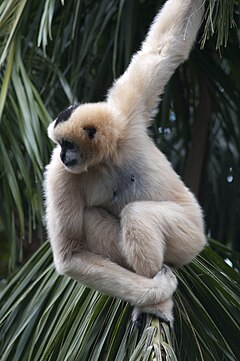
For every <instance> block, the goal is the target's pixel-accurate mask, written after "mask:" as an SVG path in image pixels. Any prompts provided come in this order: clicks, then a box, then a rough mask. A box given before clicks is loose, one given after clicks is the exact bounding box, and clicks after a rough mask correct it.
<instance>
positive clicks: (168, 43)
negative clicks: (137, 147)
mask: <svg viewBox="0 0 240 361" xmlns="http://www.w3.org/2000/svg"><path fill="white" fill-rule="evenodd" d="M203 12H204V0H168V1H167V2H166V3H165V4H164V6H163V8H162V9H161V10H160V11H159V13H158V14H157V16H156V18H155V20H154V21H153V23H152V25H151V27H150V30H149V32H148V34H147V37H146V39H145V41H144V42H143V43H142V48H141V50H140V51H139V52H138V53H136V54H135V55H134V56H133V58H132V61H131V63H130V65H129V67H128V69H127V70H126V71H125V73H124V74H123V75H122V76H121V77H120V78H119V79H117V80H116V82H115V83H114V85H113V87H112V88H111V89H110V91H109V93H108V98H107V102H108V103H109V104H110V105H111V106H113V107H114V108H115V109H117V110H118V111H119V112H120V113H121V114H123V115H124V117H125V119H127V121H128V123H129V125H131V124H132V125H133V126H134V125H135V124H137V125H138V126H139V124H141V123H142V124H143V125H144V126H146V125H148V124H149V122H150V121H151V113H152V111H153V110H154V109H155V108H156V106H157V105H158V102H159V96H160V95H161V94H162V93H163V91H164V88H165V85H166V84H167V83H168V81H169V79H170V78H171V76H172V74H173V73H174V71H175V70H176V68H177V67H178V66H179V65H180V64H181V63H182V62H183V61H185V60H186V59H187V58H188V56H189V53H190V50H191V48H192V45H193V43H194V40H195V38H196V34H197V31H198V29H199V26H200V23H201V20H202V15H203ZM141 116H142V117H141Z"/></svg>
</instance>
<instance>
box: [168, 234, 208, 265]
mask: <svg viewBox="0 0 240 361" xmlns="http://www.w3.org/2000/svg"><path fill="white" fill-rule="evenodd" d="M206 245H207V240H206V237H205V235H204V234H198V235H191V234H189V236H188V237H187V238H186V239H184V240H179V239H176V240H175V243H174V244H171V242H170V243H167V247H166V253H165V257H164V262H166V263H167V264H171V265H173V266H175V267H181V266H184V265H186V264H188V263H190V262H192V261H193V260H194V259H195V258H196V257H197V256H198V255H199V254H200V253H201V251H202V250H203V249H204V248H205V246H206Z"/></svg>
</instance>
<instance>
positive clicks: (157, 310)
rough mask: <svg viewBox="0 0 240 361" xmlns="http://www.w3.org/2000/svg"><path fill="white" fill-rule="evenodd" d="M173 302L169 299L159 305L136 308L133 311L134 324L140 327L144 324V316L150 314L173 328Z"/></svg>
mask: <svg viewBox="0 0 240 361" xmlns="http://www.w3.org/2000/svg"><path fill="white" fill-rule="evenodd" d="M173 306H174V303H173V300H172V298H169V299H168V300H166V301H164V302H161V303H159V304H157V305H153V306H148V307H143V308H139V307H136V306H135V307H134V308H133V311H132V322H133V323H134V324H135V325H136V326H137V327H139V326H140V325H141V322H142V314H143V313H149V314H151V315H154V316H157V317H158V318H159V320H160V322H165V323H166V324H167V325H169V326H170V327H171V329H172V328H173V322H174V317H173Z"/></svg>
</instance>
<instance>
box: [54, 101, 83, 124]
mask: <svg viewBox="0 0 240 361" xmlns="http://www.w3.org/2000/svg"><path fill="white" fill-rule="evenodd" d="M78 106H79V104H75V105H70V107H68V108H67V109H65V110H63V111H62V112H61V113H59V114H58V116H57V118H56V121H55V124H54V128H55V127H56V126H57V125H58V124H59V123H62V122H66V120H68V119H69V118H70V116H71V114H72V112H73V111H74V110H75V109H76V108H77V107H78Z"/></svg>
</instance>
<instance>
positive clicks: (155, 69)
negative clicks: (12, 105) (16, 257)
mask: <svg viewBox="0 0 240 361" xmlns="http://www.w3.org/2000/svg"><path fill="white" fill-rule="evenodd" d="M202 13H203V0H195V1H194V0H168V1H167V2H166V4H165V5H164V7H163V8H162V10H161V11H160V12H159V14H158V15H157V17H156V18H155V20H154V22H153V24H152V26H151V28H150V30H149V33H148V35H147V37H146V39H145V41H144V42H143V44H142V48H141V50H140V51H139V52H138V53H137V54H135V55H134V56H133V59H132V61H131V63H130V65H129V67H128V69H127V70H126V72H125V73H124V74H123V75H122V76H121V77H120V78H119V79H118V80H117V81H116V82H115V83H114V85H113V87H112V88H111V89H110V91H109V93H108V97H107V100H106V102H103V103H96V104H85V105H80V106H78V107H77V108H76V109H73V111H70V113H69V118H68V119H64V121H63V120H62V121H58V119H60V118H57V120H56V121H54V122H52V123H51V125H50V126H49V136H50V137H51V139H53V140H54V141H55V142H56V143H60V144H62V152H63V147H65V145H64V146H63V143H62V142H63V141H68V142H71V144H74V147H73V149H68V148H67V149H65V148H64V152H65V153H64V157H65V156H66V157H68V160H73V161H74V166H68V165H64V164H63V162H62V161H61V159H60V152H61V146H60V145H57V147H56V148H55V149H54V151H53V154H52V159H51V162H50V164H49V165H48V166H47V170H46V174H45V195H46V208H47V211H46V218H47V228H48V234H49V238H50V241H51V245H52V250H53V255H54V262H55V266H56V269H57V271H58V272H59V273H60V274H66V275H69V276H70V277H72V278H74V279H76V280H78V281H79V282H81V283H84V284H86V285H87V286H89V287H93V288H95V289H98V290H100V291H102V292H105V293H107V294H110V295H113V296H116V297H120V298H122V299H124V300H126V301H129V302H131V303H132V304H133V305H135V306H136V307H135V309H134V314H133V316H134V318H135V319H136V317H137V316H138V314H139V312H149V313H153V314H155V315H157V316H159V317H161V318H163V319H167V320H168V321H170V322H172V320H173V315H172V305H173V303H172V294H173V292H174V291H175V289H176V287H177V280H176V277H175V276H174V274H173V272H172V271H171V269H170V268H169V267H167V266H164V264H169V265H171V266H181V265H184V264H186V263H188V262H191V261H192V260H193V259H194V257H196V256H197V255H198V253H199V252H200V251H201V250H202V249H203V247H204V246H205V244H206V239H205V236H204V225H203V219H202V213H201V209H200V207H199V205H198V203H197V201H196V199H195V198H194V196H193V195H192V193H191V192H190V191H189V190H188V189H187V188H186V187H185V186H184V184H183V182H182V181H181V180H180V178H179V177H178V175H177V174H176V173H175V172H174V170H173V169H172V167H171V165H170V163H169V162H168V161H167V159H166V158H165V156H164V155H163V154H162V153H161V152H160V151H159V150H158V149H157V148H156V146H155V145H154V144H153V142H152V140H151V139H150V138H149V136H148V134H147V126H148V125H149V123H150V121H151V117H152V114H153V111H154V108H155V107H156V106H157V104H158V100H159V95H160V94H161V93H163V91H164V86H165V85H166V83H167V82H168V80H169V78H170V77H171V75H172V74H173V72H174V71H175V69H176V67H177V66H178V65H179V64H180V63H181V62H183V61H184V60H185V59H187V57H188V55H189V52H190V50H191V47H192V44H193V42H194V39H195V37H196V33H197V30H198V28H199V25H200V22H201V18H202ZM89 129H90V130H89ZM93 133H94V134H93ZM68 147H69V145H68ZM61 157H62V159H63V156H62V153H61ZM64 162H66V161H65V158H64Z"/></svg>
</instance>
